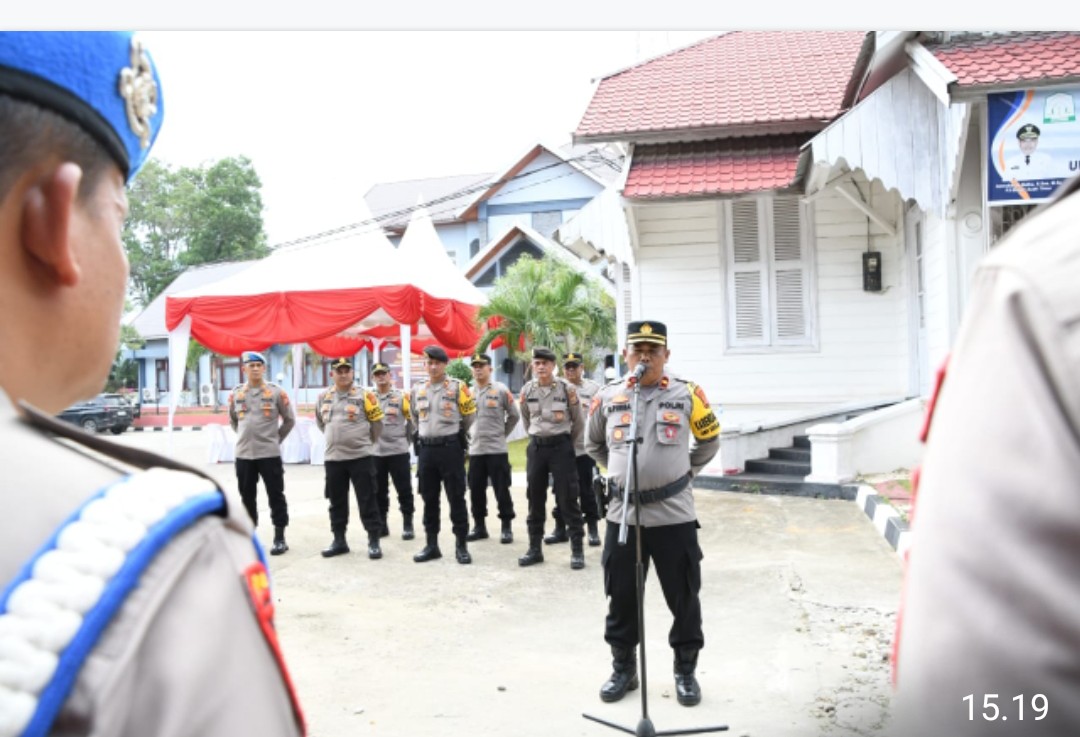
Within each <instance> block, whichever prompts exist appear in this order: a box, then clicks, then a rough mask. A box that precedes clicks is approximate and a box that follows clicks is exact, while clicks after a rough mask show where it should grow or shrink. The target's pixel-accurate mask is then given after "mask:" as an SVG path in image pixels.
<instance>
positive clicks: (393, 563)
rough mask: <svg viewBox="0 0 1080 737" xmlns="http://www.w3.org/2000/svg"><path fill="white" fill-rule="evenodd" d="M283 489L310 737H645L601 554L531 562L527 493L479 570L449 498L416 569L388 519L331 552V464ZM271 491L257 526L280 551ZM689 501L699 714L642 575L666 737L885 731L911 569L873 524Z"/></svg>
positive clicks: (659, 722)
mask: <svg viewBox="0 0 1080 737" xmlns="http://www.w3.org/2000/svg"><path fill="white" fill-rule="evenodd" d="M118 442H122V443H124V444H128V445H133V446H137V447H142V448H146V449H148V450H154V451H158V452H168V449H169V445H170V443H171V445H172V452H173V455H174V456H175V457H176V458H178V459H180V460H185V461H187V462H190V463H193V464H195V465H199V466H201V467H204V468H207V469H208V470H209V471H210V472H211V473H212V474H213V475H214V476H215V477H216V478H218V479H219V480H220V481H221V483H223V484H226V485H230V486H234V485H235V476H234V473H233V469H232V466H231V464H229V465H224V464H219V465H212V466H207V465H206V463H205V460H206V457H207V444H208V440H207V438H206V436H205V435H204V434H203V433H173V434H172V436H171V438H170V437H169V436H168V435H167V434H166V433H128V434H125V435H123V436H121V437H120V438H119V440H118ZM518 478H520V477H518ZM285 480H286V481H285V483H286V493H287V495H288V498H289V512H290V517H291V523H290V526H289V531H288V541H289V545H290V546H291V550H290V551H289V552H288V553H287V554H285V555H283V556H280V557H273V558H271V559H270V563H271V572H272V576H273V586H274V596H275V602H276V607H277V626H278V630H279V633H280V637H281V641H282V645H283V648H284V651H285V655H286V658H287V660H288V663H289V665H290V668H291V671H292V675H293V678H294V681H295V683H296V685H297V688H298V690H299V694H300V699H301V702H302V704H303V706H304V709H305V712H306V715H307V719H308V725H309V734H310V735H312V737H354V736H356V735H401V736H402V737H422V736H426V735H439V736H440V737H454V736H455V735H462V736H465V735H495V734H498V735H504V736H508V737H531V736H532V735H536V736H537V737H540V736H541V735H542V736H543V737H548V735H560V736H563V737H568V736H570V735H582V736H583V737H592V736H595V735H605V734H614V733H615V732H614V731H613V730H611V729H609V728H607V727H605V726H603V725H600V724H596V723H594V722H591V721H588V720H586V719H584V718H583V717H582V713H583V712H587V713H589V714H592V715H596V716H599V717H601V718H603V719H606V720H609V721H613V722H616V723H619V724H623V725H627V726H628V727H630V729H631V730H632V729H633V728H634V727H635V725H636V724H637V721H638V719H639V717H640V715H641V699H640V694H641V691H640V690H639V691H634V692H631V693H630V694H628V696H627V697H626V698H625V699H624V700H623V701H622V702H620V703H617V704H604V703H602V702H601V701H600V700H599V698H598V695H597V693H598V690H599V688H600V685H601V684H602V683H603V681H604V680H605V679H606V678H607V676H608V674H609V673H610V654H609V651H608V648H607V646H606V644H605V643H604V641H603V624H604V615H605V612H606V604H605V597H604V594H603V583H602V572H601V567H600V548H590V547H586V561H587V565H586V568H585V569H584V570H583V571H572V570H570V567H569V558H570V550H569V546H568V545H566V544H563V545H556V546H545V549H544V553H545V557H546V561H545V563H543V564H542V565H539V566H534V567H532V568H528V569H523V568H520V567H519V566H518V565H517V557H518V556H519V555H521V554H522V553H523V552H524V550H525V547H526V544H525V541H526V537H525V491H524V488H523V487H521V486H519V485H515V488H514V490H513V493H514V500H515V506H516V508H517V510H518V518H517V519H516V520H515V521H514V534H515V541H514V543H513V544H512V545H501V544H499V542H498V541H497V539H494V538H493V539H491V540H486V541H482V542H478V543H472V544H470V550H471V552H472V554H473V560H474V562H473V564H472V565H469V566H462V565H459V564H457V563H456V562H455V561H454V558H453V542H452V537H451V535H450V532H449V519H448V511H447V506H446V503H445V499H444V500H443V505H442V509H443V518H444V523H443V532H442V535H441V537H440V544H441V547H442V550H443V553H444V557H443V558H442V559H441V560H438V561H432V562H429V563H424V564H417V563H414V562H413V560H412V556H413V554H414V553H416V552H417V551H418V550H419V549H420V548H421V547H422V545H423V540H422V532H420V536H419V537H418V538H417V539H416V540H412V541H408V542H406V541H402V540H401V539H400V533H401V517H400V514H399V513H398V512H397V510H396V507H393V508H392V511H391V519H390V527H391V532H392V535H391V536H390V537H388V538H384V539H383V541H382V547H383V552H384V557H383V559H382V560H377V561H372V560H368V558H367V555H366V552H365V541H366V538H365V535H364V533H363V531H362V528H361V527H360V525H359V521H358V520H357V519H356V518H355V509H354V517H353V523H352V525H351V526H350V530H349V543H350V545H352V546H353V549H354V550H353V552H352V553H351V554H349V555H345V556H340V557H337V558H332V559H324V558H322V557H321V556H320V555H319V551H320V549H321V548H323V547H324V546H325V545H327V544H328V543H329V541H330V532H329V524H328V520H327V512H326V501H325V500H324V498H323V495H322V489H323V483H322V481H323V469H322V467H321V466H309V465H288V466H286V474H285ZM261 492H262V490H261V487H260V505H261V511H260V519H262V520H264V521H263V522H262V523H261V524H260V528H259V533H260V538H261V539H262V540H263V542H264V544H265V545H266V546H267V547H269V543H270V538H271V535H272V529H271V528H270V525H269V509H268V508H267V507H266V503H265V496H263V495H262V493H261ZM418 502H419V500H418ZM697 505H698V514H699V519H700V520H701V524H702V529H701V530H700V539H701V545H702V549H703V550H704V552H705V559H704V561H703V562H702V578H703V588H702V605H703V610H704V618H705V623H704V629H705V637H706V647H705V649H704V650H703V651H702V653H701V656H700V661H699V666H698V678H699V681H700V682H701V684H702V692H703V699H702V702H701V704H700V705H699V706H697V707H694V708H685V707H681V706H679V704H678V703H677V702H676V701H675V697H674V693H673V691H674V686H673V681H672V675H671V674H672V667H671V665H672V664H671V650H670V649H669V647H668V645H667V630H668V627H669V626H670V621H671V620H670V614H669V613H668V611H667V609H666V607H665V605H664V601H663V597H662V595H661V592H660V588H659V585H658V583H657V582H656V581H655V580H654V579H653V577H651V576H650V579H649V581H648V582H647V585H646V596H645V599H646V601H645V609H646V645H647V658H648V677H649V681H648V684H649V714H650V716H651V718H652V720H653V722H654V724H655V726H656V728H657V729H658V730H667V729H679V728H689V727H699V726H710V725H721V724H726V725H728V726H729V727H730V731H729V734H732V735H749V736H752V737H759V736H760V737H788V736H790V737H802V736H804V735H837V736H844V735H856V734H862V735H871V734H878V733H879V732H880V731H881V726H882V722H883V720H884V719H885V717H886V715H887V711H888V703H889V693H890V686H889V663H888V655H889V652H890V648H891V641H892V634H893V628H894V626H895V613H896V606H897V603H898V600H899V589H900V579H901V568H900V561H899V559H898V558H897V556H896V554H895V553H894V552H893V550H892V549H891V548H890V547H889V545H888V543H886V542H885V540H884V539H883V538H882V537H881V535H880V534H878V532H877V531H876V530H875V529H874V527H873V524H872V523H871V522H870V520H868V519H867V518H866V516H865V515H864V514H863V512H862V511H861V510H859V509H858V508H857V507H856V505H855V504H853V503H851V502H843V501H825V500H815V499H802V498H794V497H777V496H757V495H748V494H735V493H727V492H708V491H703V492H698V494H697ZM489 508H492V509H493V508H494V503H493V501H492V502H489ZM489 521H491V522H492V526H493V527H495V528H496V529H497V525H498V521H497V520H492V518H489Z"/></svg>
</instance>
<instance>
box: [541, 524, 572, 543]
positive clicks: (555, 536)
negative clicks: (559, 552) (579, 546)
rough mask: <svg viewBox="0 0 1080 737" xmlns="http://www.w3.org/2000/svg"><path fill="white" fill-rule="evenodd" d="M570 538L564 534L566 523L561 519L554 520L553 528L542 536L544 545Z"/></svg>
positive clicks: (566, 540) (565, 540)
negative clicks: (545, 535)
mask: <svg viewBox="0 0 1080 737" xmlns="http://www.w3.org/2000/svg"><path fill="white" fill-rule="evenodd" d="M569 540H570V538H569V536H567V534H566V524H564V523H563V521H562V520H561V519H557V520H555V530H554V531H553V532H552V533H551V534H550V535H548V536H547V537H545V538H544V545H554V544H555V543H564V542H568V541H569Z"/></svg>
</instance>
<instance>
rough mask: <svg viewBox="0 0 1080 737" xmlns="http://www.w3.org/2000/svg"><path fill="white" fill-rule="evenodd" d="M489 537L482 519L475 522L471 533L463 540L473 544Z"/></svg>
mask: <svg viewBox="0 0 1080 737" xmlns="http://www.w3.org/2000/svg"><path fill="white" fill-rule="evenodd" d="M489 537H491V535H489V534H488V531H487V523H485V522H484V520H482V519H478V520H476V524H475V525H473V528H472V532H470V533H469V534H468V535H467V536H466V537H465V539H466V540H468V541H469V542H475V541H477V540H487V539H488V538H489Z"/></svg>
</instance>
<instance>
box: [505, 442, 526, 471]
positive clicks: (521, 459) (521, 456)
mask: <svg viewBox="0 0 1080 737" xmlns="http://www.w3.org/2000/svg"><path fill="white" fill-rule="evenodd" d="M528 447H529V439H528V438H519V439H517V440H512V441H510V442H509V443H507V444H506V452H507V453H509V454H510V468H512V469H514V470H515V471H522V472H524V471H525V451H526V450H527V449H528Z"/></svg>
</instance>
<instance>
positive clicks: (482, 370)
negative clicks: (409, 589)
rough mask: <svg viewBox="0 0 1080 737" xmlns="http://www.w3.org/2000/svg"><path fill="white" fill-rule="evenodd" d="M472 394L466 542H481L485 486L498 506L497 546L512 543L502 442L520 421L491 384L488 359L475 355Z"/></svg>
mask: <svg viewBox="0 0 1080 737" xmlns="http://www.w3.org/2000/svg"><path fill="white" fill-rule="evenodd" d="M472 373H473V392H474V394H475V397H476V421H475V422H474V423H473V426H472V431H471V433H470V435H469V501H470V502H471V504H472V516H473V529H472V531H471V532H469V535H468V539H469V540H485V539H487V538H488V537H490V535H489V534H488V531H487V523H486V518H487V485H488V480H490V481H491V488H492V489H493V490H494V491H495V501H496V503H498V505H499V519H501V520H502V533H501V534H500V536H499V542H502V543H512V542H514V533H513V531H512V530H511V524H512V520H513V519H514V516H515V515H514V499H513V497H511V496H510V484H511V478H510V454H509V452H508V451H507V448H506V438H507V437H509V435H510V433H511V432H512V431H513V429H514V426H515V425H517V424H518V420H519V419H521V414H520V412H518V408H517V402H515V401H514V395H513V394H511V393H510V390H509V389H508V388H507V387H506V385H505V384H501V383H499V382H498V381H492V380H491V356H489V355H488V354H486V353H477V354H476V355H474V356H473V357H472Z"/></svg>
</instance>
